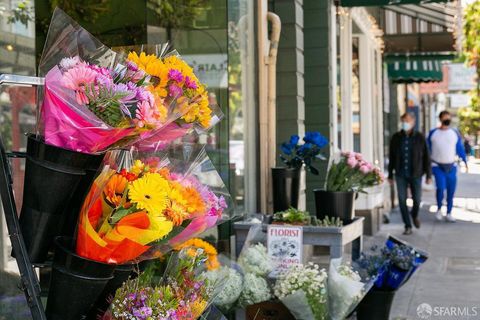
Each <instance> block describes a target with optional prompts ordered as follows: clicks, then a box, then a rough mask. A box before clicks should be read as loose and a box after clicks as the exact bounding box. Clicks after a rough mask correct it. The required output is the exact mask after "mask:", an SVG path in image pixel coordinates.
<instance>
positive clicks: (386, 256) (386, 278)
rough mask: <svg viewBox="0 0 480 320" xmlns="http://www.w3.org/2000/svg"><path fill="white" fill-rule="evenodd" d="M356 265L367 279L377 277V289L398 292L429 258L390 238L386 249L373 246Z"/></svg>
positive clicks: (408, 245)
mask: <svg viewBox="0 0 480 320" xmlns="http://www.w3.org/2000/svg"><path fill="white" fill-rule="evenodd" d="M370 252H371V253H370V254H369V255H366V254H364V253H362V255H361V257H360V259H358V260H357V261H355V264H356V265H357V266H358V268H359V270H361V274H363V276H365V277H376V280H375V287H376V288H378V289H382V290H397V289H398V288H400V287H401V286H403V285H404V284H405V283H406V282H407V281H408V280H409V279H410V277H411V276H412V275H413V273H414V272H415V271H416V270H417V269H418V267H420V266H421V265H422V264H423V263H424V262H425V261H426V260H427V258H428V255H427V254H426V253H425V252H422V251H421V250H418V249H416V248H414V247H412V246H411V245H410V244H408V243H405V242H402V241H401V240H398V239H396V238H394V237H392V236H390V237H389V238H388V240H387V242H386V244H385V246H384V247H382V248H379V247H378V246H372V247H371V248H370Z"/></svg>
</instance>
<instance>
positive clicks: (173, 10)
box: [147, 0, 207, 29]
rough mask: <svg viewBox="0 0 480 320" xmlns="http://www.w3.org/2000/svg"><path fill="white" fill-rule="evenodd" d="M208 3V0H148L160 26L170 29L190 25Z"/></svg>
mask: <svg viewBox="0 0 480 320" xmlns="http://www.w3.org/2000/svg"><path fill="white" fill-rule="evenodd" d="M206 5H207V1H206V0H147V8H149V9H151V10H152V11H153V12H155V14H156V15H157V17H158V22H159V23H160V26H162V27H164V28H169V29H174V28H182V27H187V26H190V25H191V23H192V21H194V20H195V19H196V18H197V16H198V15H199V14H200V13H201V10H203V9H205V6H206Z"/></svg>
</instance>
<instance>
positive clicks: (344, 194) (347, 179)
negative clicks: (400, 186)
mask: <svg viewBox="0 0 480 320" xmlns="http://www.w3.org/2000/svg"><path fill="white" fill-rule="evenodd" d="M384 180H385V178H384V176H383V173H382V171H381V170H380V168H378V167H376V166H374V165H372V164H371V163H370V162H368V161H366V160H365V159H363V156H362V155H361V154H360V153H355V152H344V153H342V154H341V155H340V158H339V159H338V160H336V161H333V162H332V164H331V165H330V168H329V170H328V173H327V181H326V184H325V188H324V189H315V190H314V193H315V206H316V209H317V218H319V219H323V218H325V217H326V216H333V217H339V218H341V219H342V220H344V221H345V222H350V221H352V220H353V218H354V201H355V195H356V193H358V192H365V191H364V189H365V188H368V187H372V186H374V185H378V184H381V183H383V181H384Z"/></svg>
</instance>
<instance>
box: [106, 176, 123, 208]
mask: <svg viewBox="0 0 480 320" xmlns="http://www.w3.org/2000/svg"><path fill="white" fill-rule="evenodd" d="M126 187H127V179H126V178H125V177H124V176H122V175H120V174H114V175H113V176H112V177H111V178H110V180H108V183H107V185H106V186H105V189H104V190H103V194H104V196H105V200H106V201H107V202H108V203H109V204H110V205H112V206H114V207H117V206H118V205H119V204H120V202H121V201H122V198H123V193H124V191H125V188H126Z"/></svg>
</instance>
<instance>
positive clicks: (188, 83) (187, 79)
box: [185, 76, 198, 89]
mask: <svg viewBox="0 0 480 320" xmlns="http://www.w3.org/2000/svg"><path fill="white" fill-rule="evenodd" d="M185 87H187V88H188V89H198V85H197V83H196V82H195V80H193V79H190V77H189V76H186V77H185Z"/></svg>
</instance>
